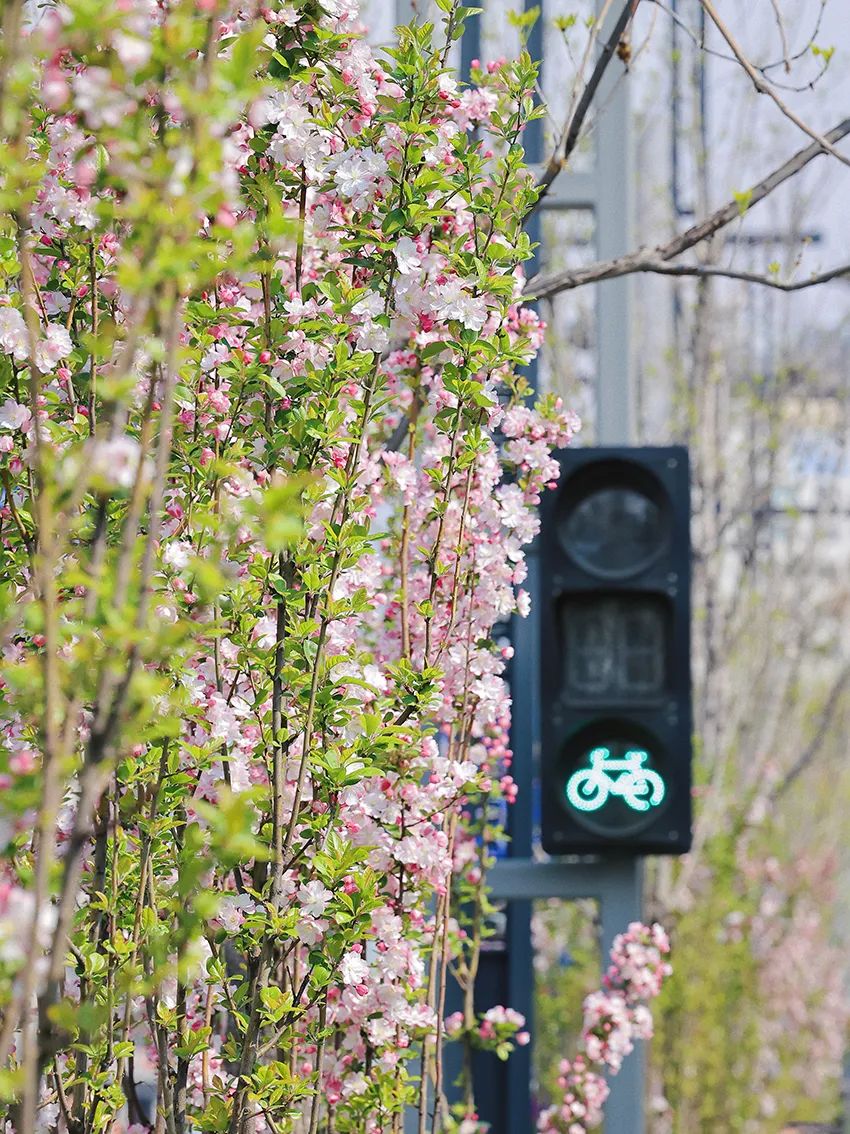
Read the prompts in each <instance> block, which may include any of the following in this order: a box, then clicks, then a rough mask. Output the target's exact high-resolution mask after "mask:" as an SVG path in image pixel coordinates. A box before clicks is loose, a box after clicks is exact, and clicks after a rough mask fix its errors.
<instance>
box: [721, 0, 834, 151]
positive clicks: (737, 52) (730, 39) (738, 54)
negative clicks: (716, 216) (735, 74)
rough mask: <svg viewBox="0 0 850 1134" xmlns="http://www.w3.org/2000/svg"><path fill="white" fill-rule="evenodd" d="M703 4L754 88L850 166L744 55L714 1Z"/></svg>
mask: <svg viewBox="0 0 850 1134" xmlns="http://www.w3.org/2000/svg"><path fill="white" fill-rule="evenodd" d="M701 3H702V6H703V8H704V9H705V11H706V13H707V14H708V16H709V17H710V18H711V21H712V23H713V24H714V26H715V27H716V28H717V30H718V31H719V32H720V34H721V35H722V36H723V38H724V39H725V40H726V42H727V44H728V45H729V50H730V51H731V52H732V54H733V55H734V56H735V58H736V59H737V60H738V62H739V63H740V64H741V66H742V67H743V68H744V70H745V71H746V72H747V74H748V75H749V77H750V79H751V80H752V84H753V86H754V87H755V88H756V90H757V91H758V92H759V94H765V95H767V96H768V98H769V99H771V101H772V102H773V103H775V105H776V107H777V109H778V110H780V111H781V112H782V114H784V115H785V117H786V118H787V119H788V121H789V122H793V123H794V125H795V126H796V127H797V128H798V129H800V130H802V131H803V133H804V134H808V136H809V137H810V138H812V139H813V140H814V141H815V142H818V143H819V145H820V147H821V149H822V150H824V151H825V152H826V153H828V154H831V155H832V157H834V158H837V159H838V160H839V161H840V162H841V163H842V164H843V165H848V166H850V158H848V157H846V156H845V155H844V154H842V153H841V151H840V150H837V149H836V148H835V147H834V146H833V145H832V144H831V143H830V142H829V140H828V139H827V138H826V137H824V135H823V134H819V133H818V132H817V130H815V129H813V128H812V127H811V126H809V124H808V123H807V122H804V121H803V119H802V118H800V116H799V115H798V114H796V113H795V112H794V111H793V110H792V109H791V107H790V106H788V104H787V103H786V102H784V101H783V99H781V98H780V97H779V95H778V94H777V93H776V91H775V90H774V88H773V87H772V86H771V84H770V83H769V82H768V81H767V79H765V77H764V76H763V75H761V74H760V73H759V72H758V70H757V69H756V68H755V67H754V66H753V64H752V63H751V62H750V61H749V59H748V58H747V57H746V55H745V54H744V52H743V50H742V49H741V47H740V45H739V44H738V41H737V40H736V39H735V37H734V36H733V35H732V33H731V32H730V31H729V29H728V28H727V27H726V24H725V23H724V22H723V20H722V19H721V18H720V16H719V15H718V13H717V9H716V8H715V7H714V4H713V3H712V0H701Z"/></svg>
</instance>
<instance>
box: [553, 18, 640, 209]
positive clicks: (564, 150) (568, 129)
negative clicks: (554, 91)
mask: <svg viewBox="0 0 850 1134" xmlns="http://www.w3.org/2000/svg"><path fill="white" fill-rule="evenodd" d="M639 3H640V0H626V3H625V4H624V5H623V10H622V12H621V13H620V15H619V17H618V18H617V22H616V23H615V24H614V27H613V28H612V30H611V34H610V35H609V37H608V39H607V41H606V43H605V46H604V47H603V48H602V52H601V54H600V56H599V58H598V59H597V60H596V66H595V67H594V68H593V73H592V74H591V76H590V78H589V79H588V81H587V86H586V87H585V88H584V90H583V91H582V93H581V98H580V99H579V101H578V105H577V106H576V108H575V111H574V112H573V115H572V117H571V118H570V120H569V122H568V123H567V125H566V126H565V127H564V132H563V135H562V137H563V141H561V140H560V139H559V141H558V144H557V145H556V146H555V151H554V153H553V154H552V156H551V157H550V158H549V161H548V163H547V165H546V168H545V170H544V171H543V175H542V177H541V178H540V180H539V181H538V183H537V184H538V187H539V189H540V194H539V196H538V198H537V200H536V202H535V203H534V206H533V208H532V210H531V211H532V212H533V211H534V209H536V208H537V206H538V205H539V204H540V202H541V201H542V200H543V198H544V197H545V196H546V194H547V193H548V191H549V188H550V186H551V185H552V182H553V181H554V180H555V178H556V177H557V176H558V174H559V173H560V172H561V170H562V169H563V168H564V166H565V165H566V164H567V161H568V160H569V157H570V154H571V153H572V152H573V150H574V149H575V148H576V145H577V144H578V140H579V135H580V134H581V128H582V126H583V125H584V120H585V118H586V117H587V112H588V111H589V110H590V107H591V105H592V103H593V99H594V97H595V95H596V92H597V90H598V88H599V84H600V83H601V82H602V76H603V75H604V74H605V71H606V70H607V68H608V64H609V63H610V62H611V60H612V58H613V57H614V53H615V52H616V50H617V45H618V44H619V42H620V40H621V39H622V38H623V34H624V33H625V31H626V29H627V28H628V26H629V24H630V23H631V20H632V17H633V16H634V14H635V11H636V10H637V6H638V4H639Z"/></svg>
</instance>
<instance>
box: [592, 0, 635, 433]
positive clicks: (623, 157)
mask: <svg viewBox="0 0 850 1134" xmlns="http://www.w3.org/2000/svg"><path fill="white" fill-rule="evenodd" d="M601 6H602V5H601V4H598V5H597V7H598V8H600V7H601ZM617 16H618V12H616V11H612V12H611V14H610V15H609V18H608V20H607V21H606V23H607V25H611V24H613V23H614V22H615V21H616V18H617ZM609 34H610V27H609V26H603V28H602V33H601V35H600V42H604V41H605V40H607V38H608V35H609ZM596 105H597V106H599V107H600V108H601V109H600V115H601V119H600V123H599V127H598V129H597V131H596V139H597V142H596V188H597V210H596V252H597V255H598V256H599V258H600V259H606V260H607V259H608V258H610V257H614V256H621V255H622V254H623V253H624V252H628V251H629V249H630V248H631V246H632V241H631V227H632V226H631V206H632V201H631V196H632V194H631V186H632V183H633V177H634V162H633V160H632V135H631V120H630V115H629V83H628V76H625V77H624V76H623V69H622V67H621V66H620V65H619V63H618V62H617V60H613V61H612V62H611V63H610V64H609V66H608V67H607V69H606V71H605V74H604V76H603V78H602V82H601V83H600V85H599V91H598V93H597V96H596ZM598 286H599V292H598V301H597V328H598V330H597V334H598V343H599V369H598V372H597V386H596V442H597V444H599V445H628V444H630V443H631V442H632V441H633V440H634V390H633V374H632V369H633V368H632V356H631V325H630V324H631V311H630V281H629V277H628V276H623V277H622V278H620V279H617V280H606V281H605V282H604V283H601V284H599V285H598Z"/></svg>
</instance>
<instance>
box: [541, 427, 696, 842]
mask: <svg viewBox="0 0 850 1134" xmlns="http://www.w3.org/2000/svg"><path fill="white" fill-rule="evenodd" d="M559 460H560V465H561V476H560V480H559V482H558V487H557V489H556V490H555V491H554V492H552V493H550V494H549V499H548V500H547V501H546V502H545V504H544V506H543V511H542V516H541V534H540V553H541V560H540V567H541V571H540V579H541V587H540V595H539V597H538V603H539V609H540V610H541V666H540V675H541V708H542V718H543V720H542V741H543V748H542V761H541V787H542V793H541V794H542V798H541V825H542V832H541V833H542V843H543V849H544V850H546V851H548V852H549V854H554V855H562V854H576V853H600V852H608V853H617V854H650V853H651V854H681V853H683V852H685V851H686V850H688V848H689V847H690V842H691V673H690V625H689V623H690V534H689V525H690V488H689V469H688V453H687V450H686V449H684V448H681V447H679V446H673V447H668V448H623V447H620V448H587V449H574V450H565V451H564V452H563V453H562V454H561V455H560V457H559Z"/></svg>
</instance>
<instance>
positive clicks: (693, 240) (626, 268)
mask: <svg viewBox="0 0 850 1134" xmlns="http://www.w3.org/2000/svg"><path fill="white" fill-rule="evenodd" d="M847 134H850V118H845V119H844V121H843V122H839V124H838V125H837V126H835V127H834V128H833V129H832V130H830V131H829V133H828V134H826V135H825V137H824V139H823V143H825V145H824V144H822V143H821V142H820V141H817V142H813V143H812V145H810V146H806V148H805V149H803V150H799V151H798V152H797V153H796V154H794V156H793V157H790V158H789V159H788V161H786V162H784V163H783V164H782V165H780V166H778V167H777V168H776V169H775V170H773V172H772V173H769V174H768V175H767V177H765V178H763V179H762V180H761V181H758V182H756V184H755V185H753V186H752V187H751V188H750V190H749V191H748V193H747V195H746V199H747V208H748V210H749V209H752V208H753V207H754V206H755V205H757V204H758V203H759V202H760V201H763V200H764V199H765V197H767V196H769V195H770V194H771V193H772V192H773V191H774V189H777V188H778V187H779V186H780V185H782V184H783V183H784V182H786V181H788V180H789V179H790V178H792V177H793V176H794V175H795V174H797V173H799V171H800V170H801V169H803V168H804V167H805V166H806V165H808V164H809V162H811V161H813V160H814V159H815V158H816V157H817V156H818V155H819V154H822V153H824V152H831V151H832V146H833V143H835V142H838V141H840V140H841V139H842V138H844V137H846V136H847ZM740 215H741V199H740V195H739V198H738V199H734V198H733V200H731V201H727V203H726V204H725V205H723V206H721V208H719V209H716V210H715V212H713V213H711V214H710V215H709V216H707V217H705V218H704V219H703V220H701V221H699V222H698V223H697V224H694V225H691V227H690V228H688V229H686V230H685V231H684V232H682V233H680V234H679V235H678V236H676V237H674V238H673V239H672V240H670V241H668V242H667V243H666V244H660V245H658V246H656V247H655V248H646V247H643V248H638V249H637V250H636V251H634V252H629V253H627V254H626V255H624V256H618V257H617V258H616V259H613V260H598V261H596V262H595V263H593V264H588V265H586V266H585V267H583V268H571V269H568V270H566V271H563V272H553V273H551V274H549V275H544V274H542V273H540V274H538V275H536V276H533V277H532V278H531V279H530V280H529V281H528V283H527V284H526V287H525V294H526V295H527V296H534V297H535V298H536V299H546V298H548V297H549V296H551V295H557V294H558V292H561V291H570V290H572V289H573V288H576V287H581V286H582V285H584V284H588V283H597V282H599V281H600V280H609V279H615V278H617V277H619V276H625V275H631V274H633V273H634V272H646V271H657V270H659V269H658V265H659V264H662V265H663V264H667V263H668V262H669V261H670V260H674V259H675V258H676V257H677V256H680V255H681V254H682V253H683V252H686V251H687V250H688V249H689V248H693V247H694V246H695V245H697V244H701V243H702V241H704V240H707V239H708V238H709V237H711V236H713V235H714V234H715V233H716V232H719V231H720V230H721V229H722V228H725V227H726V225H728V224H731V223H732V222H733V221H734V220H736V219H737V218H738V217H740ZM683 274H695V273H693V272H691V273H683ZM826 274H829V273H826ZM835 274H836V275H842V274H843V271H842V270H840V269H836V270H835ZM767 278H769V277H767ZM830 278H834V275H830ZM756 282H764V281H763V279H762V278H761V277H759V279H758V280H757V281H756ZM777 282H778V281H777ZM801 282H802V281H801ZM821 282H825V281H821ZM774 286H775V284H774ZM808 286H811V285H808ZM786 290H792V289H791V288H786Z"/></svg>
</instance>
